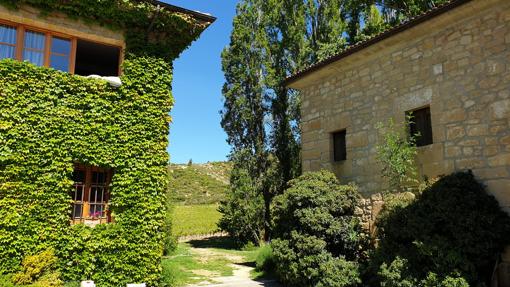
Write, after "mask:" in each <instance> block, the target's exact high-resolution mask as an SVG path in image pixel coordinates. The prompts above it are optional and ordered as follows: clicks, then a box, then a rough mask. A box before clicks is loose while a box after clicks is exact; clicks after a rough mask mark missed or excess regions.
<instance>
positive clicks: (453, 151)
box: [445, 146, 462, 158]
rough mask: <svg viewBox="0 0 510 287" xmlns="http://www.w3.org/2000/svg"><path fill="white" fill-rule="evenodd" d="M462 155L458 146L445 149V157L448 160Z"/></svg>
mask: <svg viewBox="0 0 510 287" xmlns="http://www.w3.org/2000/svg"><path fill="white" fill-rule="evenodd" d="M460 155H462V149H461V148H460V147H458V146H449V147H446V148H445V156H446V157H447V158H453V157H458V156H460Z"/></svg>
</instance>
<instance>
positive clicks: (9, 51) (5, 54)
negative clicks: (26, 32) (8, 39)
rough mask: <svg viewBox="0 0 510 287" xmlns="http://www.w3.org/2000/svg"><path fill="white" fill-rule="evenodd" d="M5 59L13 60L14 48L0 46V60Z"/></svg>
mask: <svg viewBox="0 0 510 287" xmlns="http://www.w3.org/2000/svg"><path fill="white" fill-rule="evenodd" d="M6 58H10V59H14V47H13V46H7V45H1V44H0V60H1V59H6Z"/></svg>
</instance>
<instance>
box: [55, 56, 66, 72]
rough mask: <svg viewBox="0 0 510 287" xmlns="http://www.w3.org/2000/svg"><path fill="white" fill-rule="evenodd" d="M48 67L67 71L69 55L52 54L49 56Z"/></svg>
mask: <svg viewBox="0 0 510 287" xmlns="http://www.w3.org/2000/svg"><path fill="white" fill-rule="evenodd" d="M50 67H51V68H53V69H55V70H59V71H62V72H69V56H59V55H54V54H52V55H51V57H50Z"/></svg>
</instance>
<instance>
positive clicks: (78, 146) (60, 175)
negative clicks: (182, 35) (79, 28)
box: [0, 1, 173, 287]
mask: <svg viewBox="0 0 510 287" xmlns="http://www.w3.org/2000/svg"><path fill="white" fill-rule="evenodd" d="M40 2H41V3H42V2H45V3H53V2H52V1H40ZM73 2H90V1H73ZM105 2H107V1H105ZM48 5H52V4H48ZM171 71H172V69H171V64H170V63H168V62H166V61H164V60H163V59H159V58H154V57H140V56H134V55H129V56H128V57H127V59H126V60H125V61H124V63H123V75H122V76H121V79H122V82H123V85H122V86H121V87H120V88H117V89H115V88H113V87H111V86H110V85H109V84H108V83H106V82H105V81H102V80H94V79H87V78H84V77H81V76H76V75H70V74H68V73H63V72H59V71H56V70H53V69H48V68H44V67H36V66H34V65H32V64H29V63H27V62H24V63H23V62H17V61H13V60H2V61H0V82H1V83H2V85H0V274H8V273H14V272H16V271H19V268H20V264H21V262H22V260H23V258H25V257H27V256H29V255H34V254H38V253H40V252H42V251H44V250H47V249H50V248H52V249H54V250H55V251H56V255H57V257H58V258H59V262H58V265H59V270H60V272H61V274H62V276H63V279H64V280H66V281H68V280H84V279H91V280H94V281H96V283H97V284H98V285H99V286H106V287H118V286H125V285H126V283H134V282H146V283H148V285H149V286H157V285H158V282H159V277H160V273H161V265H160V260H161V256H162V252H163V245H162V240H163V238H162V237H163V232H162V230H163V222H164V216H165V204H164V202H165V190H166V186H167V176H166V175H167V173H166V164H167V162H168V154H167V152H166V146H167V144H168V139H167V135H168V125H169V123H170V116H169V115H168V112H169V110H170V109H171V107H172V105H173V99H172V96H171V80H172V77H171ZM75 162H79V163H83V164H89V165H94V166H101V167H108V168H112V169H113V170H114V176H113V180H112V186H111V201H110V207H111V210H112V213H113V216H114V218H115V223H113V224H104V225H98V226H96V227H95V228H90V227H86V226H84V225H73V226H71V225H70V220H69V219H70V214H71V197H70V195H69V194H68V191H69V189H70V187H71V185H72V180H71V178H72V172H73V164H74V163H75Z"/></svg>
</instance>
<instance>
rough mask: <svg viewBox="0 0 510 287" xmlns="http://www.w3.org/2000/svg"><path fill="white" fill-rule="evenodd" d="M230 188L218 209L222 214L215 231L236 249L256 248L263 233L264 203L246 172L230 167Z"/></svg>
mask: <svg viewBox="0 0 510 287" xmlns="http://www.w3.org/2000/svg"><path fill="white" fill-rule="evenodd" d="M230 185H231V190H230V192H229V193H228V195H227V199H226V200H225V201H222V202H221V204H220V206H219V208H218V211H219V212H220V213H221V214H222V217H221V219H220V221H219V222H218V227H219V228H220V229H221V230H223V231H226V232H228V233H229V234H230V236H232V237H233V238H234V240H235V241H236V244H237V245H239V246H243V245H245V244H246V243H248V242H253V243H256V244H258V243H259V242H260V241H261V240H262V238H261V234H262V230H263V229H264V201H263V199H262V197H261V196H260V194H259V193H258V192H257V189H256V188H255V183H254V182H253V181H252V177H250V175H249V173H248V171H247V170H246V169H243V168H240V167H239V168H236V167H235V166H234V169H233V170H232V175H231V179H230Z"/></svg>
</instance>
